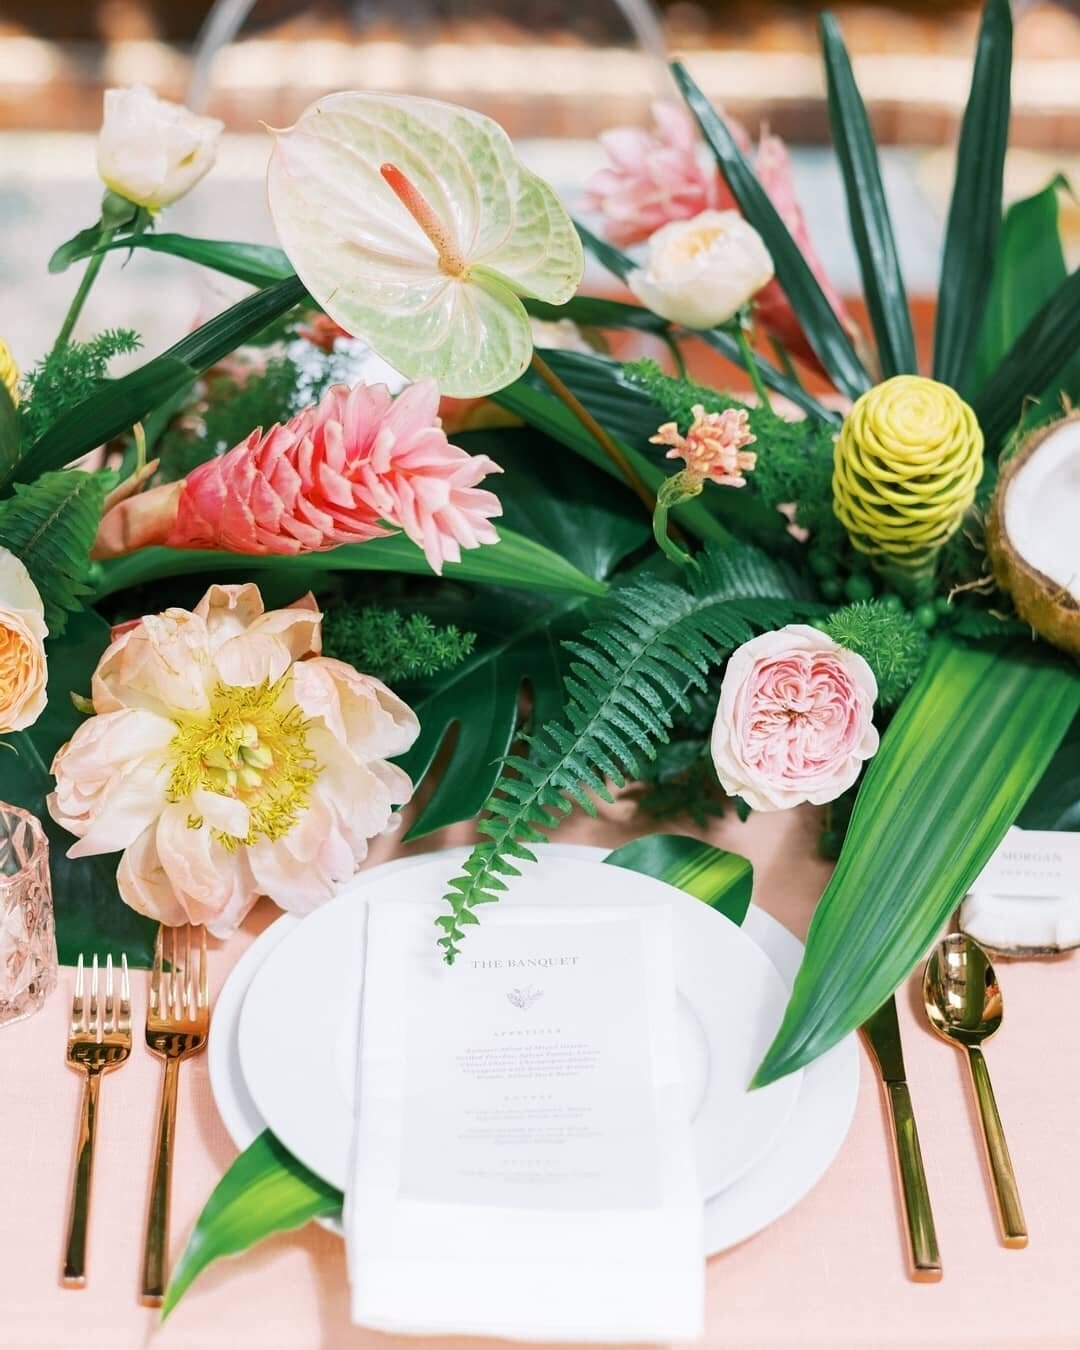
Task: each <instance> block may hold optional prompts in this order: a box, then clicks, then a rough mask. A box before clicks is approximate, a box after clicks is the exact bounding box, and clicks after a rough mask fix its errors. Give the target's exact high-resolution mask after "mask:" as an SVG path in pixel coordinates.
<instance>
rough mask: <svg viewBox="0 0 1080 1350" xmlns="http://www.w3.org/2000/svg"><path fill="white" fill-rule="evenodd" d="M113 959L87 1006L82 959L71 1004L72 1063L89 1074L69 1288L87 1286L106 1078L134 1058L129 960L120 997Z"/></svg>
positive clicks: (75, 1174) (94, 981)
mask: <svg viewBox="0 0 1080 1350" xmlns="http://www.w3.org/2000/svg"><path fill="white" fill-rule="evenodd" d="M114 973H115V972H114V971H113V960H112V957H111V956H108V957H107V958H106V960H105V989H104V998H102V997H101V993H102V991H101V989H100V970H99V967H98V959H97V956H96V955H95V956H94V959H93V962H92V964H91V967H90V1000H89V1006H87V1002H86V970H85V967H84V965H83V958H82V955H81V954H80V956H79V964H78V965H77V966H76V967H75V992H74V995H73V997H72V1000H71V1025H70V1027H69V1029H68V1044H67V1062H68V1065H69V1067H70V1068H72V1069H76V1070H78V1072H79V1073H81V1074H84V1075H85V1081H84V1083H83V1097H82V1112H81V1115H80V1118H79V1134H78V1139H77V1141H76V1145H75V1165H74V1168H73V1171H72V1178H71V1201H70V1204H69V1207H68V1227H67V1243H66V1245H65V1248H64V1265H63V1269H62V1271H61V1276H60V1278H61V1281H62V1282H63V1284H64V1285H65V1286H66V1287H67V1288H69V1289H82V1288H83V1287H84V1285H85V1284H86V1230H87V1224H88V1221H89V1218H90V1183H91V1180H92V1177H93V1172H94V1140H95V1138H96V1135H97V1115H98V1092H99V1091H100V1088H101V1079H102V1075H104V1074H107V1073H111V1072H112V1070H113V1069H118V1068H119V1067H120V1065H121V1064H123V1063H124V1061H125V1060H126V1059H127V1057H128V1056H129V1055H130V1054H131V988H130V986H129V984H128V968H127V956H126V955H122V956H121V957H120V998H119V1000H117V998H116V991H115V988H114Z"/></svg>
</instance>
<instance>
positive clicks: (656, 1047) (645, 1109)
mask: <svg viewBox="0 0 1080 1350" xmlns="http://www.w3.org/2000/svg"><path fill="white" fill-rule="evenodd" d="M366 951H367V959H366V970H365V980H364V1006H363V1014H362V1023H361V1051H360V1066H359V1074H360V1079H359V1092H358V1100H359V1108H358V1109H359V1117H358V1123H357V1133H356V1143H355V1149H354V1157H353V1166H352V1173H351V1183H352V1184H351V1186H350V1188H349V1190H348V1193H347V1196H346V1208H345V1229H346V1240H347V1246H348V1258H349V1270H350V1279H351V1282H352V1311H353V1319H354V1321H356V1322H358V1323H360V1324H362V1325H365V1326H372V1327H377V1328H380V1329H383V1330H389V1331H399V1332H414V1333H425V1332H426V1333H428V1334H449V1333H458V1334H473V1335H499V1336H510V1337H514V1338H517V1339H524V1340H560V1339H565V1340H579V1341H580V1340H604V1341H612V1340H624V1341H639V1342H650V1341H657V1340H667V1341H671V1340H693V1339H695V1338H697V1337H698V1336H700V1335H701V1332H702V1317H703V1303H704V1270H703V1261H702V1257H701V1251H702V1201H701V1195H700V1191H699V1187H698V1184H697V1178H696V1176H695V1169H694V1155H693V1147H692V1143H691V1136H690V1128H689V1121H688V1115H687V1107H686V1102H685V1100H684V1096H683V1090H682V1083H681V1081H680V1070H679V1062H680V1061H679V1052H678V1045H677V1041H676V1010H675V989H674V977H673V968H672V952H671V930H670V917H669V913H668V910H667V909H666V907H664V906H626V907H622V906H620V907H609V906H605V907H603V908H600V907H592V908H590V907H589V906H587V905H574V906H572V907H571V906H569V905H568V906H566V907H565V908H563V907H556V908H552V907H551V906H550V905H545V906H544V907H542V908H541V907H538V906H534V907H530V906H526V905H513V906H511V905H506V906H505V907H502V908H500V909H494V908H493V909H492V910H486V911H485V912H484V913H483V922H482V923H481V924H480V925H479V926H477V927H475V928H471V929H470V930H469V933H468V938H467V941H466V942H465V943H464V944H463V947H462V952H461V954H460V956H459V957H458V959H457V962H456V963H455V965H454V966H453V967H452V968H448V967H447V966H445V965H444V964H443V963H442V962H441V960H440V959H439V953H438V951H437V950H436V949H435V947H434V942H433V933H432V923H431V911H430V908H429V907H427V906H423V905H420V906H418V905H413V904H410V903H408V902H407V901H406V902H398V901H394V902H390V901H387V902H383V903H377V904H374V905H372V906H371V910H370V913H369V917H368V931H367V944H366Z"/></svg>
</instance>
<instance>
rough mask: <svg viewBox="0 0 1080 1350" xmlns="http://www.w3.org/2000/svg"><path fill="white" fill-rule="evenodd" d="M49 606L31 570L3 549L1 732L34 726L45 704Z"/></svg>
mask: <svg viewBox="0 0 1080 1350" xmlns="http://www.w3.org/2000/svg"><path fill="white" fill-rule="evenodd" d="M48 635H49V630H48V629H47V628H46V627H45V607H44V605H43V604H42V603H41V596H40V595H39V594H38V589H37V587H36V586H35V585H34V583H33V582H32V581H31V580H30V573H29V572H28V571H27V570H26V568H25V567H24V566H23V564H22V563H21V562H20V561H19V559H18V558H16V556H15V554H14V553H12V552H10V551H9V550H8V549H6V548H0V732H3V731H22V730H23V728H24V727H28V726H31V725H33V723H34V722H36V721H37V719H38V718H39V717H40V716H41V713H42V710H43V709H44V707H45V681H46V679H47V678H48V672H47V670H46V667H45V639H46V638H47V637H48Z"/></svg>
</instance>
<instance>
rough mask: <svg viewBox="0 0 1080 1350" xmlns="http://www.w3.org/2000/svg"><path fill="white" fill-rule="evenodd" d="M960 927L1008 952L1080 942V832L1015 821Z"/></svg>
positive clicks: (1039, 951) (1036, 951) (1030, 952)
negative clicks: (1018, 824) (1032, 826)
mask: <svg viewBox="0 0 1080 1350" xmlns="http://www.w3.org/2000/svg"><path fill="white" fill-rule="evenodd" d="M960 927H961V929H962V930H963V931H964V932H966V933H969V934H970V935H971V936H972V937H973V938H975V940H976V941H977V942H981V943H982V944H983V945H984V946H986V947H988V948H989V949H990V950H991V951H994V952H1000V953H1003V954H1005V955H1015V956H1035V955H1053V954H1055V953H1056V952H1059V951H1066V950H1068V949H1070V948H1072V947H1077V946H1080V833H1076V832H1072V831H1066V830H1021V829H1018V828H1017V827H1015V826H1014V827H1013V828H1012V829H1011V830H1009V831H1008V832H1007V833H1006V835H1005V838H1004V839H1003V840H1002V841H1001V843H1000V844H999V845H998V847H997V848H996V849H995V850H994V853H993V855H992V856H991V858H990V861H989V862H988V863H987V865H986V866H985V867H984V868H983V870H982V872H981V873H980V874H979V876H978V877H977V878H976V880H975V882H974V883H973V885H972V887H971V890H970V892H969V893H968V896H967V898H966V899H965V901H964V903H963V905H962V907H961V910H960Z"/></svg>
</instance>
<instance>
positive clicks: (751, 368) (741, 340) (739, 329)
mask: <svg viewBox="0 0 1080 1350" xmlns="http://www.w3.org/2000/svg"><path fill="white" fill-rule="evenodd" d="M735 341H736V342H737V343H738V344H739V351H740V353H741V354H742V359H743V365H744V366H745V367H746V373H747V375H749V376H750V383H751V384H752V385H753V386H754V393H755V394H757V396H758V398H759V399H760V401H761V406H762V407H763V408H767V409H768V411H769V412H772V404H771V403H770V402H769V391H768V390H767V389H766V388H765V385H764V383H763V382H762V379H761V371H760V370H759V369H758V363H757V357H755V355H754V349H753V347H751V346H750V339H749V338H748V337H747V336H746V329H745V328H744V327H743V324H742V318H741V317H740V316H739V315H736V316H735Z"/></svg>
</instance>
